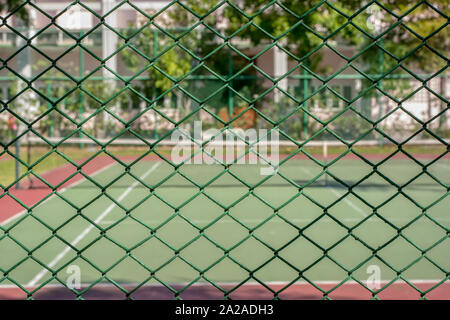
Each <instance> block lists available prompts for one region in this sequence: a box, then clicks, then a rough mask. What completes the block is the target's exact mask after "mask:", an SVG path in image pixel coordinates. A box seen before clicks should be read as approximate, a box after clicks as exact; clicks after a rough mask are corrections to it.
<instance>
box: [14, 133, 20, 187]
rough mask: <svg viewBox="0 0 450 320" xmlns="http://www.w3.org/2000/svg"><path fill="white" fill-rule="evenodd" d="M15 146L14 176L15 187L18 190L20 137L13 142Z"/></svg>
mask: <svg viewBox="0 0 450 320" xmlns="http://www.w3.org/2000/svg"><path fill="white" fill-rule="evenodd" d="M15 148H16V158H15V161H14V163H15V177H16V189H17V190H19V189H20V180H19V179H20V162H19V159H20V139H17V140H16V143H15Z"/></svg>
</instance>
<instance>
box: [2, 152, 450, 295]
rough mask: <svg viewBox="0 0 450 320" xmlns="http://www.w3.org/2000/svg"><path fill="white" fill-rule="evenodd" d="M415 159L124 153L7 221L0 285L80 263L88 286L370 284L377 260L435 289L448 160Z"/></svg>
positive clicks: (57, 277) (59, 274)
mask: <svg viewBox="0 0 450 320" xmlns="http://www.w3.org/2000/svg"><path fill="white" fill-rule="evenodd" d="M417 158H418V159H419V160H417V161H421V163H423V164H424V165H426V170H423V169H422V167H421V166H420V165H418V164H416V163H415V162H414V161H412V160H411V159H408V158H407V157H395V156H394V157H392V158H391V159H389V160H387V161H386V160H385V159H386V158H385V157H373V156H372V159H371V158H370V157H368V159H369V161H371V162H372V163H373V164H374V165H375V164H376V163H382V164H381V165H379V166H375V167H373V166H371V165H370V164H368V163H365V162H364V161H362V160H361V159H359V158H357V157H355V156H347V157H344V158H341V159H339V160H336V162H333V161H331V162H330V164H331V165H330V167H329V169H328V176H326V175H325V174H324V171H323V169H322V167H321V166H319V165H318V164H316V163H315V162H314V161H312V160H311V159H308V158H306V157H296V158H291V159H289V160H286V162H283V161H282V165H281V166H280V169H279V171H278V173H277V174H276V175H273V176H261V175H260V174H259V170H260V168H261V166H260V165H249V164H240V165H239V164H235V165H232V166H230V167H229V169H228V170H224V167H223V166H221V165H206V164H202V165H193V164H192V165H183V166H181V167H180V168H179V169H178V170H174V168H173V166H172V165H170V164H169V163H167V162H165V161H153V160H148V159H147V160H145V161H142V160H140V161H128V162H123V164H120V163H117V162H116V163H114V164H112V165H110V166H107V167H105V168H103V170H99V172H97V173H94V174H92V175H91V178H92V181H88V180H83V181H80V183H77V184H76V185H75V184H74V185H73V186H71V187H68V188H67V189H66V190H64V191H61V192H59V193H58V195H53V196H51V197H49V198H48V199H47V200H45V201H42V202H41V203H40V204H39V205H36V206H35V207H34V208H33V210H32V213H31V214H28V215H27V214H26V213H25V214H22V215H20V214H19V215H16V216H15V217H13V218H12V219H9V222H8V223H7V224H4V225H2V229H1V231H0V239H1V242H0V256H1V257H2V259H1V261H0V269H1V270H2V271H3V272H4V274H5V277H3V278H2V279H1V283H0V285H2V286H4V287H7V286H8V285H10V286H11V285H16V286H17V285H20V286H23V287H25V288H29V289H30V291H33V290H38V289H40V286H42V285H44V284H46V285H48V284H60V283H61V284H64V283H66V281H67V278H68V277H69V275H70V274H69V273H68V272H67V268H68V267H70V266H72V265H77V266H79V267H80V270H81V281H82V283H83V284H85V285H87V286H93V285H101V284H109V285H112V284H114V285H119V286H120V285H130V284H132V285H133V288H136V287H141V286H148V285H161V287H162V286H163V285H164V286H169V287H170V286H174V285H175V286H176V285H182V286H186V285H190V284H193V283H196V285H198V283H202V282H203V283H205V286H213V284H214V285H219V286H220V285H226V284H227V283H228V284H242V283H244V284H245V285H249V284H252V283H253V284H255V283H256V284H259V283H267V285H269V286H270V283H278V284H280V283H282V284H286V285H288V284H291V283H302V282H305V283H311V282H312V283H321V282H323V283H326V282H330V283H336V284H338V283H340V282H343V281H360V282H361V283H366V280H367V279H368V277H369V276H370V274H369V273H368V269H367V268H368V267H369V266H370V265H376V266H378V267H379V268H380V275H381V279H382V281H385V282H390V281H396V282H398V281H400V280H406V281H412V283H414V281H416V282H417V281H419V282H420V281H421V282H429V283H430V285H429V287H432V286H434V285H436V284H437V283H440V282H443V281H445V280H446V279H447V274H446V270H448V269H449V268H450V259H449V256H448V255H449V252H450V250H449V249H450V242H449V239H448V235H447V231H446V230H447V229H448V228H449V226H450V218H449V216H448V206H449V204H450V203H449V198H448V197H447V195H448V190H447V188H446V187H445V185H444V184H446V185H447V186H448V184H449V183H450V170H449V169H450V159H449V158H448V157H445V156H444V157H442V158H440V159H437V158H438V157H431V156H425V157H424V156H423V157H422V158H421V157H420V156H417ZM318 160H319V161H320V159H318ZM125 163H127V164H128V165H129V164H132V165H131V166H129V168H130V169H129V170H126V166H124V164H125ZM373 168H376V170H377V171H378V172H379V173H380V174H378V173H376V172H375V170H374V169H373ZM236 177H239V180H238V179H237V178H236ZM287 177H288V178H287ZM433 177H439V180H440V181H441V182H442V184H438V183H437V182H436V181H435V180H433ZM346 185H347V186H352V187H351V189H350V190H351V192H349V188H348V187H347V186H346ZM396 186H397V187H396ZM102 189H105V190H102ZM356 285H357V286H360V287H362V285H360V284H356ZM367 292H369V291H368V290H367Z"/></svg>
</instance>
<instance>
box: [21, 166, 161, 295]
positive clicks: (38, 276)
mask: <svg viewBox="0 0 450 320" xmlns="http://www.w3.org/2000/svg"><path fill="white" fill-rule="evenodd" d="M160 164H161V162H157V163H155V165H154V166H153V167H151V168H150V169H149V170H148V171H147V172H145V173H144V174H143V175H142V176H141V177H140V179H141V180H144V179H145V178H146V177H147V176H148V175H149V174H150V173H152V172H153V171H154V170H155V169H156V168H158V166H159V165H160ZM138 184H139V181H135V182H134V183H133V184H132V185H131V186H129V187H128V188H127V189H126V190H125V191H124V192H123V193H122V194H121V195H120V196H119V198H117V200H116V201H117V202H120V201H122V200H123V199H124V198H125V197H126V196H127V195H128V194H129V193H130V192H131V191H133V189H134V188H135V187H136V186H137V185H138ZM115 206H116V204H115V203H112V204H110V205H109V207H108V208H106V210H105V211H103V212H102V214H100V215H99V216H98V217H97V219H95V220H94V223H95V224H99V223H100V222H101V221H102V220H103V219H104V218H105V217H106V216H107V215H108V214H109V213H110V212H111V211H112V210H113V209H114V207H115ZM93 228H94V225H93V224H90V225H89V226H88V227H87V228H86V229H84V230H83V232H81V233H80V234H79V235H78V237H76V238H75V240H73V241H72V242H71V243H70V244H71V246H72V247H75V246H76V245H77V244H78V243H79V242H80V241H81V240H83V239H84V237H86V235H87V234H88V233H89V232H90V231H91V230H92V229H93ZM70 250H71V247H70V246H66V247H65V248H64V250H63V251H61V252H60V253H59V254H58V255H57V256H56V257H55V258H54V259H53V260H52V261H51V262H50V263H49V264H48V265H47V267H48V268H53V267H54V266H55V265H56V264H57V263H58V262H59V261H61V259H62V258H64V257H65V255H66V254H67V253H69V251H70ZM47 272H48V269H47V268H43V269H42V270H41V271H40V272H39V273H38V274H36V276H34V278H33V279H32V280H31V281H30V282H29V283H28V284H27V286H31V287H32V286H35V285H37V284H38V282H39V281H40V280H41V279H42V277H43V276H45V274H46V273H47Z"/></svg>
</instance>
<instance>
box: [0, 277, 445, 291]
mask: <svg viewBox="0 0 450 320" xmlns="http://www.w3.org/2000/svg"><path fill="white" fill-rule="evenodd" d="M391 281H392V280H380V283H381V284H382V285H385V284H387V283H389V282H391ZM408 281H409V282H411V283H414V284H436V283H439V282H441V281H442V279H411V280H408ZM289 282H290V281H263V283H264V284H266V285H286V284H288V283H289ZM312 282H313V283H314V284H316V285H337V284H340V283H341V282H342V280H317V281H316V280H312ZM361 282H366V281H363V280H361ZM405 283H406V281H404V280H402V279H399V280H396V281H394V282H393V284H405ZM442 283H450V280H445V281H443V282H442ZM119 284H122V285H124V286H130V287H136V286H141V285H142V283H139V282H137V283H136V282H129V283H121V282H119ZM216 284H217V285H219V286H226V285H231V286H237V285H240V284H242V283H241V282H234V281H230V282H216ZM295 284H298V285H307V286H309V285H311V284H310V283H309V282H307V281H302V280H299V281H296V282H295ZM345 284H346V285H358V286H359V285H360V284H359V283H358V282H356V281H355V280H349V281H346V282H345ZM90 285H92V283H82V284H81V286H82V287H88V286H90ZM170 285H171V286H181V287H185V286H187V285H189V286H192V287H203V286H205V287H207V286H211V284H210V283H205V282H195V283H191V282H173V283H170ZM260 285H261V284H260V283H259V282H256V281H254V280H253V281H252V280H249V281H247V282H246V283H245V284H244V286H260ZM95 286H96V287H99V288H117V287H116V286H115V285H114V284H112V283H104V282H100V283H97V284H96V285H95ZM24 287H26V289H27V290H32V289H34V288H35V287H28V286H24ZM143 287H164V286H163V285H162V284H160V283H146V284H144V285H143ZM17 288H18V286H17V285H15V284H0V289H17ZM44 288H66V286H64V285H62V284H60V283H48V284H46V285H45V286H44Z"/></svg>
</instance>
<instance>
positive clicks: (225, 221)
mask: <svg viewBox="0 0 450 320" xmlns="http://www.w3.org/2000/svg"><path fill="white" fill-rule="evenodd" d="M414 218H415V217H412V218H411V219H406V218H386V219H387V220H389V221H390V222H409V221H411V220H413V219H414ZM236 219H237V218H236ZM336 219H337V218H336ZM238 220H239V221H240V222H243V223H260V222H263V221H264V219H238ZM286 220H289V221H290V222H312V221H313V220H314V219H306V218H292V219H288V218H286ZM338 220H339V221H343V222H360V221H361V218H359V219H357V218H344V219H338ZM117 221H118V220H103V221H102V222H100V224H101V225H111V224H114V223H116V222H117ZM141 221H142V220H141ZM165 221H166V220H143V221H142V222H144V223H147V224H161V223H163V222H165ZM189 221H191V222H193V223H197V224H203V223H211V222H212V220H206V219H200V220H189ZM320 221H321V222H326V223H329V222H333V221H334V220H333V219H331V218H328V217H325V218H322V219H321V220H320ZM367 221H369V222H383V223H385V222H384V221H383V220H375V219H369V220H367ZM428 221H429V219H426V218H420V219H419V220H417V221H416V222H428ZM439 221H441V222H444V221H446V222H448V221H450V218H441V219H439ZM131 223H137V222H135V221H134V220H132V221H129V220H126V221H122V222H119V225H122V224H131ZM172 223H186V221H184V220H175V221H173V222H172ZM216 223H218V224H224V223H236V222H235V221H234V220H233V219H231V218H230V220H219V221H217V222H216ZM267 223H286V222H285V221H284V220H282V219H279V220H270V221H268V222H267Z"/></svg>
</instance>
